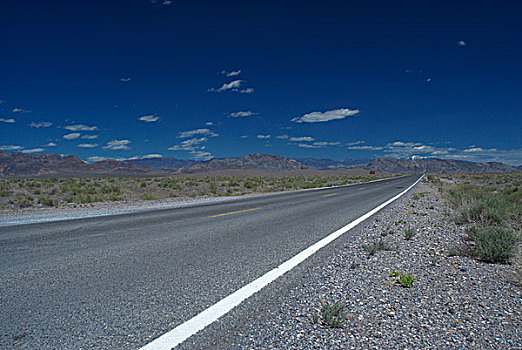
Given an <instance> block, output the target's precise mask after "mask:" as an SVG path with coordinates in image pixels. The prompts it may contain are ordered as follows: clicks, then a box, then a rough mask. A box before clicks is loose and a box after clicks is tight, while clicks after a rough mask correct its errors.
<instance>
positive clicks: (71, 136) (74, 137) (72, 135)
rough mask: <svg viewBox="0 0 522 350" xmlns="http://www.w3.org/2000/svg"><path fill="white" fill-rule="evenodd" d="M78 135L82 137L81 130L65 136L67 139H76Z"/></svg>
mask: <svg viewBox="0 0 522 350" xmlns="http://www.w3.org/2000/svg"><path fill="white" fill-rule="evenodd" d="M78 137H80V133H79V132H73V133H70V134H67V135H63V138H64V139H66V140H76V139H77V138H78Z"/></svg>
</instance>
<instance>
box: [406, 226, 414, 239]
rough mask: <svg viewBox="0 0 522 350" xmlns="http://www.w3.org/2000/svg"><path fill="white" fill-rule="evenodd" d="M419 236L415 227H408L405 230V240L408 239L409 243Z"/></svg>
mask: <svg viewBox="0 0 522 350" xmlns="http://www.w3.org/2000/svg"><path fill="white" fill-rule="evenodd" d="M416 234H417V230H415V229H414V228H413V227H408V228H407V229H405V230H404V238H406V239H407V240H408V241H409V240H410V239H412V238H413V237H415V235H416Z"/></svg>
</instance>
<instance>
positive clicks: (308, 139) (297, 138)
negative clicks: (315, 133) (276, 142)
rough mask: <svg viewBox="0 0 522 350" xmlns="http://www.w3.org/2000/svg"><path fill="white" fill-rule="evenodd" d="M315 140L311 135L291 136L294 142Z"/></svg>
mask: <svg viewBox="0 0 522 350" xmlns="http://www.w3.org/2000/svg"><path fill="white" fill-rule="evenodd" d="M313 140H315V139H314V138H313V137H311V136H300V137H291V138H290V141H293V142H303V141H305V142H309V141H313Z"/></svg>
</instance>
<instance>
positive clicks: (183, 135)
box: [178, 129, 219, 139]
mask: <svg viewBox="0 0 522 350" xmlns="http://www.w3.org/2000/svg"><path fill="white" fill-rule="evenodd" d="M195 135H205V136H210V137H216V136H219V134H216V133H215V132H213V131H211V130H210V129H196V130H188V131H182V132H180V133H179V135H178V137H179V138H181V139H184V138H187V137H192V136H195Z"/></svg>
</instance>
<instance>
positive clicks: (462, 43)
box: [457, 40, 468, 47]
mask: <svg viewBox="0 0 522 350" xmlns="http://www.w3.org/2000/svg"><path fill="white" fill-rule="evenodd" d="M467 44H468V43H466V42H465V41H464V40H459V41H457V46H458V47H464V46H466V45H467Z"/></svg>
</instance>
